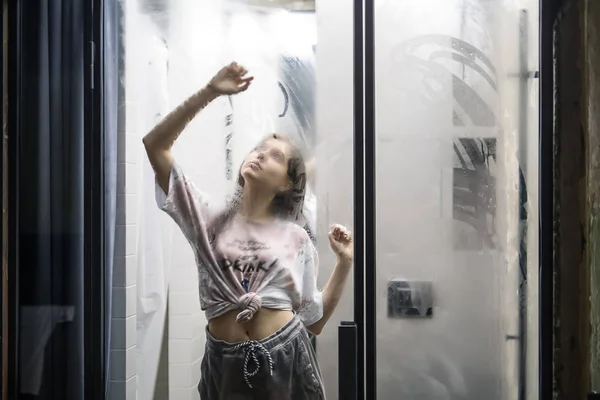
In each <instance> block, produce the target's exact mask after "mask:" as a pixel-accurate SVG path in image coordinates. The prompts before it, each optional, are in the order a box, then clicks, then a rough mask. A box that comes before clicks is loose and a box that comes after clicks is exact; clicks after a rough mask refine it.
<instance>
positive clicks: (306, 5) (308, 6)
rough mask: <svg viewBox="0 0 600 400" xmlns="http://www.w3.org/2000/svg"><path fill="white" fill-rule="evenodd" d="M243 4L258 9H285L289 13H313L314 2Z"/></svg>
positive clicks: (252, 1)
mask: <svg viewBox="0 0 600 400" xmlns="http://www.w3.org/2000/svg"><path fill="white" fill-rule="evenodd" d="M244 3H246V4H248V5H252V6H259V7H275V8H285V9H286V10H290V11H315V0H244Z"/></svg>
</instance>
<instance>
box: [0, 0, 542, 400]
mask: <svg viewBox="0 0 600 400" xmlns="http://www.w3.org/2000/svg"><path fill="white" fill-rule="evenodd" d="M92 3H93V4H94V7H92V6H91V4H92ZM105 3H106V1H105ZM543 3H544V2H543V1H542V2H538V1H534V0H506V1H491V0H419V1H409V0H374V1H361V0H337V1H317V2H315V1H312V0H176V1H168V0H118V1H114V2H111V3H110V4H112V5H114V6H116V9H114V10H112V11H111V12H112V13H114V14H111V15H112V16H114V17H115V18H114V19H112V20H111V19H110V18H108V17H107V15H106V14H102V12H106V8H105V7H106V4H103V3H102V2H101V1H96V0H94V1H84V2H83V3H82V4H85V7H83V10H81V12H83V14H84V16H85V17H86V21H87V22H88V23H90V24H91V25H90V26H89V28H86V29H87V30H86V32H87V33H86V36H85V43H88V44H89V48H87V47H86V51H85V57H84V56H82V60H83V59H85V60H86V64H85V65H86V66H88V67H89V68H83V67H82V70H83V75H84V76H85V79H84V80H82V82H83V81H85V82H87V83H88V84H89V85H87V86H86V87H85V88H82V93H83V95H84V98H85V118H84V120H85V121H86V123H85V130H82V132H86V134H87V133H90V135H89V136H85V135H82V138H81V140H82V141H83V144H82V148H83V149H84V150H85V155H84V156H83V161H84V162H83V164H82V165H83V166H84V167H83V168H82V170H83V171H84V173H85V180H86V182H87V183H86V185H84V187H83V188H82V190H81V192H82V196H85V201H86V203H85V204H87V206H89V210H91V211H90V212H89V213H87V214H85V218H87V219H86V222H85V224H84V227H85V230H84V231H85V232H84V233H83V235H84V237H85V243H84V245H82V249H86V250H85V253H84V257H85V260H87V261H89V262H90V265H91V267H90V268H89V269H83V268H82V269H78V270H77V271H79V272H78V273H81V274H82V276H81V279H82V282H84V284H85V290H82V291H81V293H79V292H77V293H78V296H79V295H80V297H81V298H82V299H85V304H83V305H77V307H79V308H77V307H76V309H75V311H74V313H75V314H74V316H71V319H73V320H74V321H75V322H77V324H78V325H77V327H78V329H79V330H78V331H77V332H79V333H78V335H79V336H78V338H79V339H81V342H82V343H84V341H83V338H84V337H85V338H87V339H86V340H87V341H86V342H85V349H84V350H81V354H79V353H77V354H76V356H77V357H75V356H74V357H75V358H76V359H77V360H76V361H77V362H78V363H81V365H84V367H85V374H84V375H85V384H84V383H80V386H81V388H83V387H85V393H86V396H87V395H88V394H89V395H90V396H92V397H89V396H88V397H86V399H87V398H90V399H95V398H96V397H93V396H98V393H100V392H101V390H98V388H99V387H100V386H102V385H104V384H105V383H106V387H107V396H108V398H109V399H114V400H117V399H139V400H154V399H160V400H162V399H170V400H188V399H198V398H199V396H198V393H197V389H196V386H197V383H198V379H199V369H200V361H201V359H202V356H203V351H204V343H205V333H204V327H205V325H206V323H207V321H206V319H205V317H204V314H203V313H202V311H201V310H200V304H199V300H198V279H197V272H196V267H195V260H194V257H193V254H192V252H191V250H190V248H189V245H188V243H187V241H186V239H185V238H184V236H183V235H182V234H181V233H180V232H179V229H178V228H177V227H176V226H175V225H174V224H173V222H172V221H171V220H170V219H169V218H168V217H167V216H166V215H165V214H164V213H162V212H161V211H159V210H158V208H157V206H156V203H155V198H154V195H155V188H154V176H153V172H152V169H151V167H150V165H149V162H148V160H147V158H146V155H145V153H144V149H143V146H142V142H141V139H142V137H143V135H144V134H145V133H147V132H148V131H149V130H150V129H151V128H152V126H153V125H154V124H155V123H156V122H157V121H158V120H160V119H161V118H162V117H164V116H165V115H166V114H167V113H168V112H169V111H170V110H171V109H173V108H174V107H176V106H177V105H178V104H180V103H181V102H182V101H183V100H184V99H185V98H187V97H188V96H189V95H190V94H191V93H193V92H194V91H196V90H197V89H198V88H200V87H201V86H202V85H204V84H205V83H206V82H207V81H208V80H209V79H210V77H211V76H212V74H214V73H215V72H216V71H217V70H218V69H219V68H220V67H221V66H222V65H224V64H226V63H228V62H230V61H232V60H236V61H238V62H240V63H242V64H244V65H245V66H246V67H247V68H248V69H249V70H250V71H251V73H252V74H253V75H254V76H255V77H256V79H255V81H254V83H253V85H252V88H251V89H250V90H249V91H248V92H246V93H243V94H240V95H237V96H233V97H223V98H220V99H218V100H217V101H215V102H214V103H212V104H211V105H210V106H209V107H207V108H206V109H205V110H203V111H202V113H201V114H200V115H199V116H198V117H197V118H196V119H194V120H193V121H192V122H191V123H190V125H189V126H188V127H187V128H186V131H185V132H184V133H183V134H182V136H181V138H180V139H178V141H177V143H176V145H175V147H174V153H175V155H176V157H177V160H178V162H179V164H181V165H182V166H183V167H184V169H185V170H186V171H187V173H188V174H189V176H190V177H191V179H192V180H193V181H194V182H196V184H197V185H198V186H202V189H203V190H204V192H206V193H207V194H208V195H209V196H211V197H212V198H213V200H215V201H216V202H221V203H223V202H225V201H227V199H228V196H229V195H230V194H232V191H233V188H234V182H235V180H236V176H237V171H238V168H239V165H240V163H241V161H242V160H243V158H244V157H245V155H246V154H247V153H248V152H249V150H250V149H252V146H254V145H255V144H256V143H257V142H258V141H259V140H260V139H261V138H262V137H263V136H264V135H265V134H267V133H270V132H281V133H284V134H287V135H289V136H291V137H292V138H293V139H294V140H295V141H296V142H298V143H299V144H300V146H301V147H302V149H303V150H304V151H305V152H306V154H307V161H308V162H307V164H308V167H309V169H310V170H311V171H313V172H312V173H310V174H309V178H308V183H307V186H308V191H307V196H306V198H305V204H304V210H303V218H304V219H303V221H302V224H303V225H304V226H305V228H306V229H307V230H308V231H309V232H310V234H311V236H312V238H313V239H314V241H315V243H316V247H317V249H318V251H319V260H320V266H319V277H318V284H319V286H321V287H322V286H323V285H324V284H325V282H326V281H327V279H328V278H329V275H330V274H331V271H332V269H333V266H334V263H335V256H334V255H333V253H332V252H331V251H330V249H329V244H328V241H327V239H326V233H327V229H328V227H329V225H330V224H331V223H341V224H344V225H347V226H349V227H352V228H353V231H354V234H355V259H356V261H355V266H354V271H353V276H352V277H351V279H349V281H348V282H347V284H346V288H345V292H344V295H343V298H342V299H341V301H340V302H339V304H338V307H337V309H336V311H335V313H334V315H333V316H332V318H331V319H330V322H329V325H328V326H327V327H326V328H325V329H324V331H323V332H322V334H321V335H319V336H318V337H317V338H316V339H315V341H314V345H315V346H316V351H317V355H318V358H319V361H320V365H321V369H322V372H323V375H324V380H325V385H326V390H327V396H328V398H330V399H337V398H339V399H342V400H347V399H368V400H375V399H390V400H391V399H407V400H413V399H414V400H417V399H418V400H423V399H427V400H430V399H431V400H434V399H449V400H450V399H451V400H455V399H456V400H481V399H490V400H509V399H515V400H533V399H544V400H545V399H546V398H547V397H544V395H542V394H540V393H547V392H543V391H542V390H545V389H544V388H547V387H548V386H547V385H548V381H547V380H546V379H547V378H548V376H549V374H548V368H551V367H549V365H551V362H550V363H549V362H548V361H546V362H545V363H544V362H540V361H539V360H540V359H542V360H546V358H544V357H546V356H547V355H548V351H549V350H550V351H551V348H552V343H551V340H550V342H548V339H547V337H548V335H551V332H550V331H548V323H547V322H545V325H540V321H544V318H548V313H547V311H548V308H547V307H548V303H546V300H547V299H548V297H547V293H548V292H547V291H548V290H551V283H552V282H551V280H550V282H549V281H548V277H549V275H548V274H541V273H540V271H542V273H543V272H544V271H545V269H544V268H548V267H547V265H546V264H545V263H544V262H547V261H548V260H547V259H545V258H544V257H546V256H547V254H548V253H547V251H548V249H547V248H546V247H540V246H541V244H544V243H546V244H547V238H545V239H544V238H543V237H540V232H541V231H540V226H543V224H542V223H541V221H540V215H541V213H542V212H544V209H540V204H543V203H541V202H542V201H543V200H544V199H545V198H547V197H549V196H551V193H550V194H549V193H548V192H547V190H548V189H547V188H546V189H544V190H546V192H544V195H543V196H542V194H541V192H540V187H542V188H543V186H541V183H544V182H545V183H544V184H546V183H548V177H549V176H550V177H551V172H549V171H550V169H548V168H547V166H546V167H544V168H546V169H547V170H548V172H544V171H545V170H544V168H541V167H540V165H541V162H542V161H544V160H546V157H550V158H551V148H549V147H548V143H549V142H548V139H547V138H546V139H544V136H541V135H540V134H539V132H541V131H544V129H546V130H547V129H548V126H546V125H545V124H547V123H548V119H547V117H546V118H540V116H544V112H545V113H546V115H547V113H548V112H550V111H548V110H549V109H550V107H549V104H547V103H544V104H545V106H544V107H540V98H541V97H540V83H542V84H544V82H550V79H551V72H548V71H551V70H549V69H548V68H549V66H548V65H546V64H548V63H549V61H551V60H548V59H547V58H546V59H545V63H546V64H544V66H545V68H546V69H540V65H539V64H540V62H539V60H540V59H543V58H540V48H545V49H547V46H548V43H549V42H548V41H549V40H550V39H549V36H542V37H541V38H540V36H539V32H546V35H547V33H548V32H549V29H550V28H549V26H548V25H547V23H545V22H544V21H546V22H547V21H549V20H551V19H548V18H546V19H544V18H540V13H542V12H543V9H542V8H541V7H540V4H543ZM74 4H75V3H74ZM94 10H95V11H94ZM98 10H102V12H100V13H99V12H98ZM94 13H96V14H94ZM542 16H543V15H542ZM109 20H110V21H111V22H110V23H111V24H113V25H107V23H108V22H107V21H109ZM540 21H542V25H540ZM92 22H93V23H92ZM544 24H545V25H544ZM12 29H15V30H17V28H16V27H13V28H12ZM103 30H109V31H110V32H113V33H115V34H117V36H118V39H117V38H113V39H115V44H117V46H115V48H109V47H110V46H109V47H107V44H106V42H103V43H101V41H100V38H106V36H105V35H106V32H104V31H103ZM540 40H541V41H540ZM111 43H112V42H111ZM544 43H546V47H543V45H544ZM86 46H87V45H86ZM98 48H102V51H101V52H100V53H101V54H102V57H101V58H99V59H98V60H94V59H91V58H88V56H89V57H91V56H90V55H94V54H100V53H97V49H98ZM542 56H544V54H542ZM546 57H547V55H546ZM107 60H108V61H110V62H112V63H113V64H110V65H111V66H112V67H114V69H115V70H114V71H111V70H109V68H108V67H107V65H108V64H107ZM88 61H89V63H88ZM94 61H101V62H102V63H99V64H94ZM81 65H82V66H83V65H84V63H83V61H82V64H81ZM112 67H111V68H112ZM109 74H112V76H113V78H114V79H117V80H118V82H115V85H114V86H115V87H114V88H113V89H116V90H114V92H111V91H110V90H109V88H108V86H107V85H108V84H107V82H109V81H106V80H104V78H105V77H106V76H108V75H109ZM549 74H550V75H549ZM540 78H542V79H540ZM544 79H546V81H544ZM19 82H21V81H19ZM9 83H10V85H13V86H14V85H17V83H15V82H9ZM116 83H118V85H117V84H116ZM18 84H19V85H20V83H18ZM11 87H12V86H11ZM545 87H546V88H547V86H545ZM102 96H105V97H106V96H109V97H110V99H111V101H112V103H111V102H110V101H108V102H107V100H106V98H103V97H102ZM547 101H548V100H546V102H547ZM115 102H116V103H117V104H116V106H115V107H113V106H114V105H115V104H114V103H115ZM19 104H20V103H19ZM550 106H551V105H550ZM103 107H104V108H103ZM111 107H113V108H115V109H117V110H118V113H117V115H116V116H115V119H114V121H112V120H111V121H112V122H114V125H116V126H114V127H113V128H111V129H108V128H110V127H111V126H112V125H110V123H109V122H107V120H102V122H101V118H103V117H104V115H105V114H102V112H101V111H99V110H104V111H106V109H109V108H111ZM545 110H546V111H545ZM117 117H118V118H117ZM11 118H17V117H11ZM19 118H20V117H19ZM11 121H12V122H11ZM19 121H21V120H20V119H10V120H9V124H10V126H19V124H20V122H19ZM88 121H93V122H88ZM540 121H541V122H540ZM112 122H111V123H112ZM540 124H544V125H542V126H540ZM19 129H21V128H19ZM92 133H93V134H92ZM84 138H85V140H84ZM540 138H542V141H540ZM544 140H545V142H544ZM13 143H14V142H13ZM107 143H108V145H107ZM111 143H112V144H113V145H114V148H115V152H114V154H112V153H110V152H108V150H107V149H108V148H109V145H110V144H111ZM550 143H551V140H550ZM101 146H104V147H102V148H103V149H104V150H103V151H104V152H97V151H95V150H94V149H97V148H100V147H101ZM11 149H12V150H14V152H15V153H14V154H17V152H19V153H18V154H19V155H20V157H23V156H22V153H23V151H22V150H19V148H18V147H15V148H11ZM540 149H541V151H540ZM113 156H114V157H113ZM32 157H33V156H32ZM98 165H103V166H104V167H103V168H104V169H103V170H101V169H97V166H98ZM101 173H103V174H105V176H104V177H101V176H100V175H101ZM109 173H110V174H112V173H114V174H113V175H114V180H115V185H114V186H115V188H116V189H115V193H112V192H110V191H108V189H106V188H108V186H103V185H104V184H105V183H106V182H109V179H108V178H106V176H108V175H109ZM548 174H550V175H548ZM111 176H112V175H111ZM540 176H542V177H545V179H546V180H545V181H543V182H540V178H539V177H540ZM13 178H14V179H16V175H15V177H13ZM82 179H83V178H82ZM103 193H104V196H105V197H104V199H105V202H100V203H99V204H97V203H95V202H94V199H95V198H96V197H98V198H99V197H101V196H103ZM108 198H110V200H107V199H108ZM16 200H18V198H14V199H13V200H11V201H12V202H13V203H15V202H16ZM82 204H83V203H82ZM87 206H86V207H87ZM111 206H113V209H111V210H112V214H111V210H109V208H110V207H111ZM544 207H545V206H544ZM87 209H88V208H86V210H87ZM545 210H546V211H545V212H546V214H544V215H547V209H545ZM111 215H112V217H111ZM111 218H112V219H111ZM11 221H12V223H13V224H17V223H18V220H11ZM9 222H10V221H9ZM19 226H20V225H19ZM100 228H102V229H103V231H102V232H101V233H102V234H99V232H100V230H99V229H100ZM107 232H108V233H107ZM104 235H106V236H104ZM113 242H114V243H113ZM111 244H114V248H113V247H110V246H111ZM106 246H108V247H109V248H110V250H109V251H107V252H104V253H103V251H102V249H104V248H106ZM540 249H541V250H540ZM540 255H541V256H540ZM540 257H541V258H542V259H540ZM106 258H108V259H109V260H110V261H111V263H108V262H107V259H106ZM109 264H110V265H111V267H108V266H107V265H109ZM86 265H87V264H86ZM541 265H544V268H542V267H541ZM78 276H79V275H78ZM41 283H44V284H45V282H41ZM75 286H76V285H75ZM9 295H10V296H13V297H14V299H16V300H14V302H15V303H16V304H20V303H19V300H18V298H19V297H18V293H17V294H15V293H14V292H10V293H9ZM545 296H546V297H545ZM13 297H11V298H13ZM78 298H79V297H78ZM100 300H102V303H100V302H99V301H100ZM84 306H85V307H84ZM82 310H83V311H85V313H82V312H81V311H82ZM550 311H551V310H550ZM82 314H83V315H84V316H82ZM13 315H19V316H20V318H21V321H25V318H24V315H25V314H24V311H23V310H22V309H21V310H19V311H16V314H13ZM69 315H70V314H69ZM63 319H64V320H65V321H64V326H63V325H61V326H60V329H62V328H65V327H66V328H65V330H68V329H69V327H71V326H72V325H69V323H72V322H71V321H70V320H69V318H66V317H65V318H63ZM9 322H11V323H14V324H15V326H17V323H18V318H15V319H14V321H13V320H10V321H9ZM54 322H57V321H54ZM21 323H22V322H21ZM57 323H58V322H57ZM61 323H62V322H61ZM540 326H542V327H543V328H542V329H541V331H540V329H539V327H540ZM80 328H81V329H80ZM550 328H551V326H550ZM102 331H104V334H101V333H100V332H102ZM15 335H20V334H19V333H15ZM544 335H545V336H544ZM80 336H81V337H80ZM550 337H551V336H550ZM90 338H91V339H90ZM22 343H24V342H23V341H22ZM101 345H104V346H106V348H102V347H101ZM97 348H99V350H96V349H97ZM10 351H11V352H10V354H9V355H10V357H11V359H13V358H14V359H16V358H17V357H16V353H15V352H16V351H17V350H14V351H13V350H10ZM104 351H106V352H107V354H108V357H105V356H104V354H103V352H104ZM84 354H85V357H84V356H83V355H84ZM79 356H80V357H79ZM102 359H104V360H105V362H106V363H107V365H103V362H101V360H102ZM82 360H85V363H84V362H83V361H82ZM51 365H54V364H51ZM73 365H75V364H73ZM77 365H79V364H77ZM105 367H107V368H105ZM23 371H25V370H20V373H23ZM540 377H541V378H540ZM12 378H14V380H13V379H12ZM19 379H20V378H18V377H14V376H11V382H13V383H12V384H13V385H15V389H14V390H15V391H14V392H11V393H20V392H19V390H18V387H19V386H18V385H19V384H21V385H22V382H21V383H19ZM78 384H79V383H78ZM82 390H83V389H82ZM48 393H50V392H48ZM53 393H54V392H53ZM21 394H24V392H23V393H21ZM27 394H31V393H29V392H28V393H27ZM15 398H17V397H15ZM47 398H51V397H47ZM98 398H100V397H98Z"/></svg>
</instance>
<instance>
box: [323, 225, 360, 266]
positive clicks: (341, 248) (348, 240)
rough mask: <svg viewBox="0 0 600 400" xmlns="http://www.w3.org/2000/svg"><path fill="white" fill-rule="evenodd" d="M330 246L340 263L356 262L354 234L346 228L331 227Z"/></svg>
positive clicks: (339, 226) (340, 226)
mask: <svg viewBox="0 0 600 400" xmlns="http://www.w3.org/2000/svg"><path fill="white" fill-rule="evenodd" d="M329 244H330V245H331V249H332V250H333V252H334V253H335V254H336V255H337V257H338V260H339V261H344V262H352V261H353V260H354V243H353V241H352V232H350V230H349V229H348V228H346V227H345V226H342V225H338V224H335V225H332V226H331V229H330V230H329Z"/></svg>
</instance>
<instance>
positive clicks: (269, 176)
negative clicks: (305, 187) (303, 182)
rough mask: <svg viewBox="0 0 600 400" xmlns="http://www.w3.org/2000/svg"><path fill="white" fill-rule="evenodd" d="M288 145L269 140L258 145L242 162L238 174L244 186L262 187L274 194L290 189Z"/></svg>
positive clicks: (275, 139)
mask: <svg viewBox="0 0 600 400" xmlns="http://www.w3.org/2000/svg"><path fill="white" fill-rule="evenodd" d="M290 152H291V148H290V145H289V144H288V143H287V142H286V141H283V140H281V139H277V138H270V139H267V140H265V141H264V142H262V143H261V144H259V145H258V146H257V147H256V148H255V149H254V150H253V151H252V152H251V153H250V154H249V155H248V157H246V160H244V163H243V164H242V168H241V170H240V173H241V175H242V177H243V178H244V181H245V184H251V185H256V186H258V187H263V188H265V189H267V190H270V191H272V192H274V193H275V194H277V193H280V192H285V191H287V190H289V189H290V188H291V187H292V181H291V180H290V178H289V176H288V161H289V156H290Z"/></svg>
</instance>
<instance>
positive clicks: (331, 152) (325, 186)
mask: <svg viewBox="0 0 600 400" xmlns="http://www.w3.org/2000/svg"><path fill="white" fill-rule="evenodd" d="M121 5H122V8H123V19H122V24H123V26H122V30H123V43H124V49H123V54H124V56H123V70H122V84H123V88H122V89H123V92H124V101H123V104H122V109H121V114H122V126H121V131H122V132H121V133H120V135H121V139H122V141H121V143H122V146H121V150H120V152H121V154H122V157H123V159H124V160H126V162H125V163H124V164H123V165H121V166H120V168H121V169H120V174H121V176H123V181H124V183H125V186H126V190H125V193H126V200H125V201H126V207H125V208H126V209H125V210H124V216H125V219H126V221H127V224H128V230H127V232H128V235H130V237H131V238H133V239H132V240H134V242H135V243H136V246H135V248H132V249H131V251H130V261H131V264H132V265H133V266H134V276H135V279H133V283H132V284H131V285H132V287H134V289H135V291H134V294H133V295H132V297H130V298H128V300H127V301H129V302H133V303H134V304H133V307H134V308H133V309H134V310H135V311H132V312H131V314H130V315H128V316H129V317H133V318H134V320H135V324H136V329H135V331H136V333H135V338H134V340H133V343H134V352H135V353H134V354H135V357H132V358H131V359H128V361H127V362H128V365H129V364H131V360H133V359H134V360H135V361H134V368H133V367H132V368H131V369H129V370H128V371H131V373H132V374H133V375H135V376H136V379H137V387H136V389H135V390H136V391H137V398H138V399H140V400H152V399H165V398H169V399H172V400H179V399H197V398H198V391H197V388H196V386H197V384H198V380H199V376H200V362H201V359H202V356H203V354H204V345H205V331H204V329H205V326H206V324H207V321H206V318H205V316H204V313H203V312H202V311H201V310H200V304H199V299H198V277H197V272H196V266H195V260H194V256H193V253H192V251H191V250H190V247H189V244H188V243H187V241H186V239H185V238H184V236H183V234H181V232H180V231H179V229H178V228H177V226H175V225H174V224H173V223H172V221H170V220H169V218H168V217H167V216H166V215H164V213H163V212H162V211H160V210H158V208H157V206H156V203H155V199H154V190H155V189H154V174H153V171H152V169H151V166H150V164H149V162H148V160H147V156H146V154H145V152H144V149H143V146H142V143H141V139H142V137H143V136H144V135H145V134H146V133H147V132H148V131H149V130H150V129H151V128H152V126H153V125H154V124H156V123H157V122H158V121H159V120H160V119H161V118H163V117H164V116H165V115H166V114H167V113H168V112H169V111H171V110H172V109H173V108H174V107H176V106H177V105H179V104H180V103H181V102H182V101H183V100H185V99H186V98H187V97H188V96H189V95H191V94H192V93H193V92H194V91H196V90H198V89H199V88H200V87H202V86H203V85H205V84H206V83H207V82H208V81H209V79H210V78H211V77H212V75H213V74H214V73H216V72H217V71H218V70H219V68H221V67H222V66H223V65H225V64H227V63H229V62H231V61H233V60H235V61H237V62H239V63H240V64H242V65H244V66H245V67H247V69H248V70H249V71H250V73H251V74H252V75H254V76H255V80H254V82H253V84H252V86H251V88H250V89H249V90H248V91H247V92H245V93H243V94H241V95H237V96H232V97H230V98H228V97H222V98H219V99H218V100H217V101H215V102H213V103H212V104H210V105H209V106H208V107H207V108H205V109H204V110H203V111H202V112H201V113H200V115H199V116H197V117H196V118H195V119H194V120H193V121H192V122H191V123H190V124H189V125H188V127H187V128H186V130H185V131H184V132H183V133H182V135H181V137H180V138H179V139H178V140H177V142H176V144H175V146H174V148H173V152H174V155H175V157H176V159H177V161H178V163H179V164H180V165H182V167H183V168H184V169H185V171H186V173H187V174H188V176H189V177H190V178H191V180H192V181H194V182H195V183H196V184H197V185H198V186H201V189H202V190H203V191H204V192H205V193H206V194H207V195H208V196H209V197H210V198H211V199H213V200H214V201H215V202H216V203H217V204H225V203H226V202H227V201H228V200H229V199H230V198H231V195H232V194H233V189H234V187H235V182H236V180H237V175H238V170H239V167H240V164H241V162H242V161H243V159H244V158H245V157H246V155H247V154H248V153H249V151H250V150H251V149H252V148H253V146H255V145H256V144H257V143H258V142H259V141H260V140H261V139H262V138H263V137H264V136H265V135H266V134H268V133H273V132H278V133H282V134H284V135H287V136H290V137H291V138H292V139H294V141H295V142H296V143H298V144H299V145H300V147H301V148H302V150H303V151H304V153H305V160H306V161H307V168H308V169H309V178H308V183H307V190H306V196H305V202H304V207H303V219H304V220H303V221H302V223H303V225H304V226H306V227H307V228H308V230H310V232H311V235H312V236H313V238H314V240H315V242H316V246H317V249H318V251H319V277H318V285H319V287H320V288H322V287H323V286H324V285H325V283H326V282H327V279H328V278H329V276H330V274H331V272H332V270H333V268H334V265H335V255H334V254H333V252H332V251H331V249H330V246H329V242H328V239H327V232H328V230H329V225H330V224H331V223H334V222H336V223H340V224H344V225H346V226H348V227H350V228H352V226H353V223H352V222H353V221H352V216H353V202H352V177H353V165H352V133H353V130H352V86H351V85H352V71H351V69H350V68H349V66H350V65H351V59H352V52H351V49H352V47H351V46H352V35H351V32H352V27H351V25H347V24H348V23H349V22H351V14H349V13H347V11H348V10H351V9H348V10H345V11H344V12H345V13H346V14H345V15H346V16H345V17H344V18H338V17H336V14H337V13H339V11H340V9H344V7H345V6H343V5H342V4H336V5H323V7H322V11H321V9H320V10H319V14H317V13H316V12H315V10H314V3H313V2H310V1H300V2H298V1H278V2H271V1H249V2H238V1H226V0H211V1H197V0H178V1H159V0H151V1H149V0H121ZM346 6H350V4H347V5H346ZM323 21H329V22H328V24H333V23H334V21H335V22H336V23H343V24H344V26H343V27H342V29H340V26H337V27H336V29H333V28H330V27H328V28H327V29H324V28H323V26H322V24H323ZM317 38H318V39H319V40H318V41H317ZM340 71H344V72H340ZM317 82H318V85H317ZM352 293H353V291H352V279H351V278H350V279H348V282H347V284H346V289H345V292H344V296H343V299H342V301H340V304H339V306H338V308H337V310H336V312H335V314H334V315H333V316H332V317H331V319H330V322H329V324H328V325H327V326H326V328H325V329H324V331H323V332H322V333H321V335H319V337H318V338H317V340H316V347H317V356H318V358H319V361H320V365H321V369H322V373H323V375H324V380H325V386H326V390H327V391H328V396H330V397H331V398H336V397H337V373H338V365H337V356H338V354H337V347H338V346H337V325H338V322H339V321H340V320H351V319H352V310H353V301H352V297H353V296H352ZM132 298H133V301H132V300H131V299H132ZM167 300H168V301H167ZM128 304H129V303H128ZM128 368H129V367H128ZM133 375H132V376H133Z"/></svg>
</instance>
